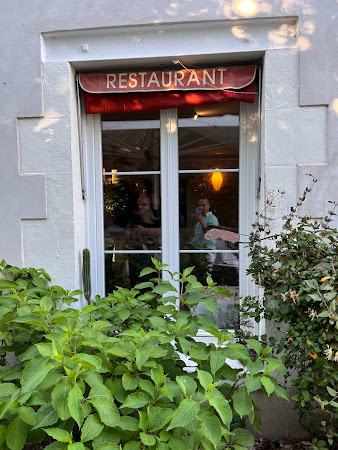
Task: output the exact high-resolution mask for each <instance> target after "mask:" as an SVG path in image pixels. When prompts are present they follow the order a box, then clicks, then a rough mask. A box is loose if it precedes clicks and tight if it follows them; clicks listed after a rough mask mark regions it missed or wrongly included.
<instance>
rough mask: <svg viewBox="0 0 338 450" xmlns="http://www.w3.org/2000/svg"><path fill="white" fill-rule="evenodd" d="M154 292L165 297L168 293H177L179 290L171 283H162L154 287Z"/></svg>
mask: <svg viewBox="0 0 338 450" xmlns="http://www.w3.org/2000/svg"><path fill="white" fill-rule="evenodd" d="M153 292H154V293H155V294H159V295H163V294H166V293H167V292H177V290H176V288H174V286H173V285H172V284H170V283H169V281H161V282H160V284H158V285H157V286H155V287H154V289H153Z"/></svg>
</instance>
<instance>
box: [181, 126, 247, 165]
mask: <svg viewBox="0 0 338 450" xmlns="http://www.w3.org/2000/svg"><path fill="white" fill-rule="evenodd" d="M198 120H199V119H198ZM198 120H197V123H196V125H197V124H198ZM201 120H203V119H201ZM178 144H179V168H180V170H202V169H216V168H217V169H238V167H239V151H238V148H239V128H238V125H236V126H227V127H225V126H213V127H205V126H203V127H198V126H195V127H186V128H179V132H178Z"/></svg>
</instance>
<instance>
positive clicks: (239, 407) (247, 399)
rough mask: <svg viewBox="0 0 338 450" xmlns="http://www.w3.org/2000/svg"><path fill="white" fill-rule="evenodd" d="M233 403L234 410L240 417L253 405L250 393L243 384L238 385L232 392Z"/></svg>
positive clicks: (247, 412)
mask: <svg viewBox="0 0 338 450" xmlns="http://www.w3.org/2000/svg"><path fill="white" fill-rule="evenodd" d="M233 404H234V409H235V411H236V412H237V413H238V414H239V416H240V418H241V419H242V417H243V416H245V415H246V414H249V412H250V411H251V410H252V408H253V405H252V400H251V395H250V394H248V391H247V388H246V387H245V386H243V387H240V388H239V389H237V391H236V392H235V393H234V396H233Z"/></svg>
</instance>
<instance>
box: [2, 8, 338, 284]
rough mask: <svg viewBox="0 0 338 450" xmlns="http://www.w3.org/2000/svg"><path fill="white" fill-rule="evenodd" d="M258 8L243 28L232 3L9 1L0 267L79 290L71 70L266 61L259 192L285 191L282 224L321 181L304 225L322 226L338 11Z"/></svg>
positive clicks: (5, 11)
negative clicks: (312, 179) (42, 275)
mask: <svg viewBox="0 0 338 450" xmlns="http://www.w3.org/2000/svg"><path fill="white" fill-rule="evenodd" d="M324 4H325V6H324ZM256 6H257V11H256V12H255V14H253V15H252V16H250V17H245V14H242V15H241V14H239V12H238V9H236V8H237V7H238V2H233V1H228V0H208V1H205V0H204V1H201V0H179V1H177V2H175V1H166V0H143V1H142V2H141V1H140V2H139V1H135V0H126V1H124V2H123V3H121V2H116V1H114V0H113V1H112V0H110V1H108V0H95V1H82V2H80V1H78V0H75V1H73V2H69V1H68V0H57V1H56V2H55V1H54V2H52V1H50V0H43V1H42V0H35V1H34V2H32V1H31V0H29V1H26V2H23V1H22V0H11V1H9V0H4V1H3V2H2V4H1V9H2V13H1V16H0V26H1V30H2V33H3V40H2V45H1V47H0V60H1V61H2V64H1V68H0V74H1V78H0V99H1V100H0V136H1V141H0V142H1V144H0V145H1V151H0V183H1V186H0V192H1V215H0V258H5V259H6V261H8V262H9V263H10V264H16V265H19V266H20V265H26V266H29V265H32V266H37V267H44V268H45V269H46V270H47V271H48V272H50V274H51V275H52V278H53V281H54V282H55V283H58V284H62V285H63V286H65V287H67V288H74V287H79V286H80V258H81V256H80V253H81V250H82V249H83V248H84V247H85V245H86V238H85V202H84V201H83V199H82V193H81V176H80V164H79V155H80V153H79V139H78V123H77V115H76V92H75V81H74V73H75V68H84V69H85V68H93V67H95V66H97V67H105V66H107V64H108V65H109V67H114V65H116V66H119V67H123V65H125V66H126V67H127V66H128V65H132V64H134V65H137V61H138V63H139V64H141V66H142V67H143V66H146V65H147V64H152V65H154V64H155V65H156V64H160V63H161V62H164V63H168V62H169V61H170V60H172V58H173V57H177V56H178V57H180V59H181V60H182V61H183V62H184V63H185V64H188V65H189V64H190V65H193V63H194V61H195V62H196V61H198V62H200V63H201V62H203V61H205V62H208V61H222V60H223V61H226V62H231V61H233V62H237V61H246V60H248V59H255V58H257V57H260V56H261V57H262V60H263V67H264V70H263V83H262V130H261V161H262V179H263V186H264V190H263V192H265V195H266V196H271V195H273V193H274V192H275V191H276V190H277V189H281V190H285V191H286V194H285V196H284V197H283V198H282V199H281V200H280V201H279V202H278V207H277V208H275V209H274V211H273V214H274V215H275V217H276V218H278V217H281V216H282V215H283V214H284V213H285V212H286V211H287V210H288V208H289V207H290V206H291V205H293V204H295V203H296V200H297V196H298V194H299V193H301V192H302V190H303V188H304V187H305V186H307V185H308V184H309V177H307V176H306V175H305V174H307V173H312V174H313V175H314V176H316V177H317V178H318V179H319V182H318V183H317V185H316V186H315V188H314V190H313V192H312V194H311V197H310V198H309V199H308V200H307V203H306V205H305V206H304V207H303V212H306V213H308V214H310V215H312V216H314V217H320V216H323V215H324V214H325V212H326V210H327V203H326V200H328V199H331V200H334V199H336V198H337V192H338V186H337V176H336V175H337V154H338V152H337V141H338V126H337V122H338V89H337V79H338V73H337V64H336V56H337V29H338V27H337V18H336V12H337V3H336V1H335V0H325V2H324V3H323V2H322V1H320V0H267V1H263V0H257V1H256ZM82 44H87V45H88V48H89V51H88V52H83V51H82V48H81V45H82ZM70 62H71V64H70ZM277 223H278V222H277Z"/></svg>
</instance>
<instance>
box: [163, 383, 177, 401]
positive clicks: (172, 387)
mask: <svg viewBox="0 0 338 450" xmlns="http://www.w3.org/2000/svg"><path fill="white" fill-rule="evenodd" d="M160 391H161V392H164V394H165V395H166V396H167V397H168V398H169V399H170V400H171V401H173V400H174V398H175V397H178V396H180V395H181V389H180V387H179V386H178V385H177V384H176V383H174V382H173V381H166V382H165V383H164V384H163V386H162V387H161V389H160Z"/></svg>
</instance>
